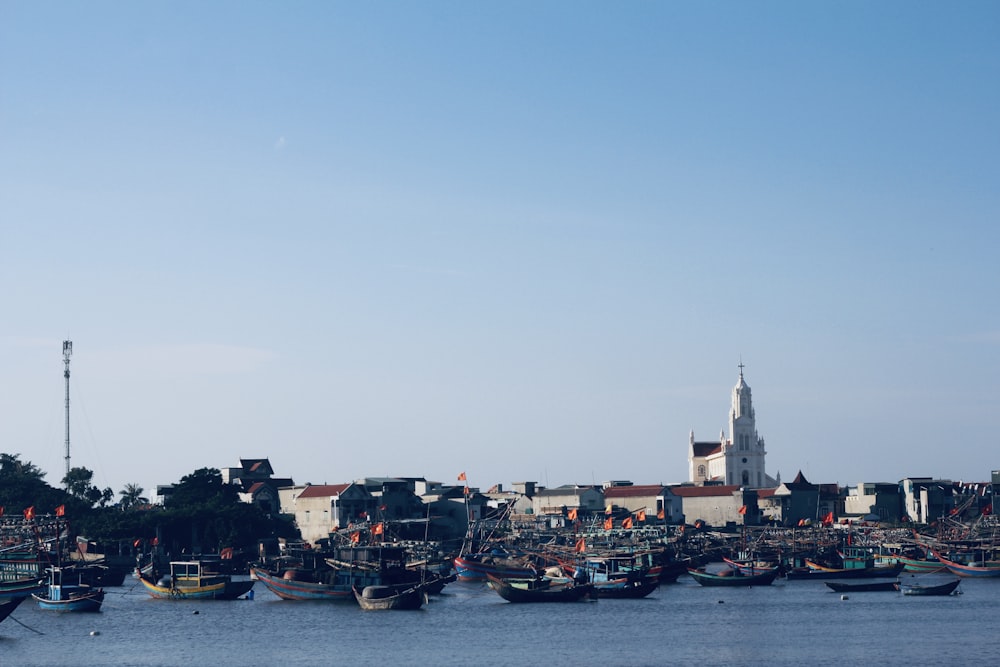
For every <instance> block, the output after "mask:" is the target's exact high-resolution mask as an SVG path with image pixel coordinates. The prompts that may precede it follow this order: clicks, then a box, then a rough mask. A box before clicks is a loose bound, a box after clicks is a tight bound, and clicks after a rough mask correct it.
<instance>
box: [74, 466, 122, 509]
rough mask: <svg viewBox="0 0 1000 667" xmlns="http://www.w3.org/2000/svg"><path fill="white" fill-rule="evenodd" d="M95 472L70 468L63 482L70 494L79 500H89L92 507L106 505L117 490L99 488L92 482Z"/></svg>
mask: <svg viewBox="0 0 1000 667" xmlns="http://www.w3.org/2000/svg"><path fill="white" fill-rule="evenodd" d="M93 479H94V472H93V471H92V470H87V469H86V468H70V470H69V472H68V473H66V476H65V477H63V480H62V483H63V486H65V487H66V490H67V491H69V493H70V495H71V496H73V497H74V498H78V499H79V500H83V501H85V502H87V503H88V504H89V505H90V506H91V507H93V506H94V505H97V506H99V507H105V506H106V505H107V504H108V503H109V502H111V501H112V500H113V499H114V497H115V492H114V491H112V490H111V489H110V488H107V489H103V490H102V489H99V488H97V486H95V485H94V484H92V483H91V482H92V480H93Z"/></svg>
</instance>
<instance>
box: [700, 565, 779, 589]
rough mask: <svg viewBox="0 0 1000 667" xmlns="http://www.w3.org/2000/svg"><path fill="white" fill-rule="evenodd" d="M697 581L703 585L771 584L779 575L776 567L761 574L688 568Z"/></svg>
mask: <svg viewBox="0 0 1000 667" xmlns="http://www.w3.org/2000/svg"><path fill="white" fill-rule="evenodd" d="M688 574H690V575H691V576H692V577H693V578H694V580H695V581H697V582H698V583H699V584H701V585H702V586H770V585H771V584H772V583H773V582H774V580H775V579H776V578H777V577H778V569H777V568H775V569H773V570H770V571H768V572H761V573H760V574H743V573H741V572H740V571H739V570H726V571H725V573H724V574H712V573H710V572H706V571H705V570H700V569H698V570H696V569H694V568H688Z"/></svg>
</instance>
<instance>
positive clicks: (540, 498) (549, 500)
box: [531, 484, 604, 516]
mask: <svg viewBox="0 0 1000 667" xmlns="http://www.w3.org/2000/svg"><path fill="white" fill-rule="evenodd" d="M531 509H532V513H533V514H535V515H536V516H541V515H551V514H558V515H560V516H562V515H565V513H566V511H567V510H571V509H575V510H579V511H583V512H585V513H587V512H597V511H603V510H604V493H603V492H602V491H601V489H600V487H597V486H579V485H576V484H566V485H563V486H558V487H555V488H553V489H535V493H534V495H533V496H532V497H531Z"/></svg>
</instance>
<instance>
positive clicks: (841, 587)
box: [823, 581, 898, 593]
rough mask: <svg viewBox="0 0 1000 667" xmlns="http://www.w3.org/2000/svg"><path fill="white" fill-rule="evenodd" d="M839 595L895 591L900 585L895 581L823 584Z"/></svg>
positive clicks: (831, 582)
mask: <svg viewBox="0 0 1000 667" xmlns="http://www.w3.org/2000/svg"><path fill="white" fill-rule="evenodd" d="M823 583H825V584H826V585H827V587H828V588H829V589H830V590H832V591H836V592H837V593H871V592H876V591H895V590H896V586H897V585H898V584H897V583H896V582H895V581H870V582H865V583H863V584H844V583H841V582H839V581H825V582H823Z"/></svg>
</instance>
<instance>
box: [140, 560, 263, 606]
mask: <svg viewBox="0 0 1000 667" xmlns="http://www.w3.org/2000/svg"><path fill="white" fill-rule="evenodd" d="M139 580H140V581H141V582H142V585H143V586H145V587H146V592H148V593H149V594H150V595H151V596H153V597H154V598H159V599H161V600H235V599H237V598H240V597H243V596H244V595H246V594H247V593H249V592H250V590H251V589H252V588H253V585H254V583H255V582H254V580H253V579H246V580H234V579H233V578H232V577H231V576H230V575H228V574H215V573H210V572H207V571H205V569H204V568H203V565H202V563H201V561H196V560H193V561H171V563H170V574H168V575H165V576H163V577H161V578H160V579H158V580H156V581H153V580H152V579H149V578H147V575H143V576H142V577H140V579H139Z"/></svg>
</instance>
